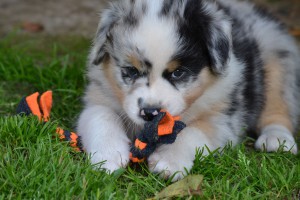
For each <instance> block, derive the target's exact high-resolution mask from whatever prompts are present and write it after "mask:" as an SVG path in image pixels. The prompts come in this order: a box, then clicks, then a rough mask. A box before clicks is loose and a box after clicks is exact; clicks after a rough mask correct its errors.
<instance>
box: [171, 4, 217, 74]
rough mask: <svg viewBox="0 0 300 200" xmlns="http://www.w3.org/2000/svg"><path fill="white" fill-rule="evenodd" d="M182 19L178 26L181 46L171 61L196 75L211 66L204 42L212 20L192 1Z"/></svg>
mask: <svg viewBox="0 0 300 200" xmlns="http://www.w3.org/2000/svg"><path fill="white" fill-rule="evenodd" d="M183 18H184V19H183V20H181V21H179V25H178V27H179V29H178V33H179V37H180V40H182V41H183V42H182V43H183V44H182V48H181V49H180V50H179V52H178V53H177V54H176V55H175V56H174V58H173V59H174V60H178V61H179V62H180V63H181V64H182V66H184V67H186V68H188V69H189V70H190V72H192V73H193V74H195V75H198V74H199V72H200V71H201V70H202V68H203V67H204V66H209V65H210V64H211V60H209V52H208V48H207V45H206V42H207V40H209V39H210V36H209V32H210V22H211V20H212V19H211V17H210V16H208V15H207V14H206V13H205V11H204V9H203V5H202V3H201V2H200V1H194V0H190V1H188V2H187V5H186V8H185V11H184V16H183Z"/></svg>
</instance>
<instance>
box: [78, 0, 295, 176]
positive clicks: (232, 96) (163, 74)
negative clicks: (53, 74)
mask: <svg viewBox="0 0 300 200" xmlns="http://www.w3.org/2000/svg"><path fill="white" fill-rule="evenodd" d="M299 58H300V57H299V53H298V50H297V47H296V46H295V42H294V40H293V39H292V38H291V37H290V36H289V35H288V33H287V31H286V29H285V28H284V27H283V25H282V24H280V23H279V22H278V21H276V20H275V19H273V18H272V17H270V16H269V15H268V14H266V13H265V12H263V11H262V10H260V9H258V8H256V7H255V6H253V5H252V4H250V3H246V2H240V1H235V0H216V1H210V0H119V1H116V2H115V3H112V4H111V5H110V7H109V8H108V9H107V10H105V11H104V12H103V14H102V17H101V22H100V25H99V28H98V32H97V34H96V38H95V40H94V44H93V47H92V49H91V52H90V55H89V60H88V69H87V76H88V80H89V84H88V86H87V88H86V92H85V96H84V101H85V108H84V110H83V111H82V113H81V115H80V118H79V121H78V133H79V135H80V136H81V137H82V142H83V145H84V147H85V149H86V151H87V152H88V153H90V154H91V162H92V163H93V164H96V163H100V162H102V163H101V164H102V165H101V166H102V168H104V169H106V170H108V171H110V172H113V171H114V170H116V169H118V168H120V167H125V166H126V165H127V164H128V162H129V150H130V149H129V146H130V143H131V142H132V140H133V138H134V134H136V133H138V132H139V130H140V129H141V128H142V127H143V124H144V123H145V120H147V119H151V117H153V113H154V112H155V111H157V110H159V109H166V110H168V111H169V112H170V113H171V114H172V115H179V116H181V119H182V121H183V122H185V123H186V124H187V127H186V128H185V129H184V130H183V131H181V133H180V134H179V135H178V137H177V139H176V141H175V143H173V144H169V145H161V146H159V147H158V148H157V149H156V150H155V152H154V153H153V154H152V155H151V156H150V157H149V158H148V165H149V169H150V170H151V171H152V172H154V173H160V174H161V175H162V176H163V177H165V178H168V177H170V176H171V175H173V174H174V173H176V174H175V176H173V180H177V179H180V178H182V177H183V176H184V175H185V174H186V172H187V171H189V170H190V169H191V168H192V166H193V160H194V158H195V153H196V149H197V148H200V149H203V151H204V152H203V153H204V155H205V154H208V150H207V149H210V150H215V149H217V148H222V147H224V146H225V145H226V144H228V143H231V144H232V145H236V144H238V143H239V142H240V141H241V140H242V139H243V137H244V136H245V135H246V133H247V132H249V131H251V132H255V133H257V136H258V139H257V141H256V143H255V147H256V148H257V149H261V150H266V151H268V152H271V151H277V150H278V149H279V148H280V147H281V149H283V150H284V151H291V152H292V153H296V152H297V146H296V143H295V139H294V137H293V132H295V128H296V126H297V121H298V116H299V108H300V106H299V102H300V101H299V99H300V97H299V92H300V88H299V85H300V84H299V83H300V81H299V73H300V70H299V69H300V66H299V65H300V60H299ZM141 113H143V115H144V114H146V115H147V117H144V116H142V114H141ZM103 161H104V162H103Z"/></svg>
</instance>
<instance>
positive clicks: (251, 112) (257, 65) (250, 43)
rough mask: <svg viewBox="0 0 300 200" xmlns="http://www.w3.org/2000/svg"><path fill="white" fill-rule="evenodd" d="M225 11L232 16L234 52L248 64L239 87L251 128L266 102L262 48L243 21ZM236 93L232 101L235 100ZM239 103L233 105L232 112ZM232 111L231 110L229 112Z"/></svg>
mask: <svg viewBox="0 0 300 200" xmlns="http://www.w3.org/2000/svg"><path fill="white" fill-rule="evenodd" d="M225 11H226V12H227V13H228V14H229V15H230V16H231V18H232V22H233V24H232V40H233V53H234V54H235V56H236V57H237V59H238V60H239V61H240V62H242V63H244V64H245V65H246V67H245V70H244V71H243V76H244V79H243V83H242V84H241V85H239V86H238V87H243V88H241V89H242V96H243V101H242V102H243V107H244V109H245V116H244V117H245V120H246V122H247V124H248V126H249V128H253V127H254V126H255V124H256V122H257V120H258V116H259V114H260V113H261V111H262V108H263V106H264V102H265V96H264V90H265V85H264V70H263V61H262V58H261V57H260V49H259V46H258V43H257V41H256V40H255V39H254V38H250V37H249V36H247V31H249V30H247V29H246V28H245V27H244V25H243V23H242V22H241V21H239V20H238V19H237V18H235V17H234V15H231V13H230V11H229V9H225ZM234 98H235V97H234V94H233V97H232V101H233V102H234ZM236 106H237V105H234V104H233V105H232V108H231V110H230V111H231V112H232V111H233V110H232V109H234V107H236ZM229 113H230V112H229Z"/></svg>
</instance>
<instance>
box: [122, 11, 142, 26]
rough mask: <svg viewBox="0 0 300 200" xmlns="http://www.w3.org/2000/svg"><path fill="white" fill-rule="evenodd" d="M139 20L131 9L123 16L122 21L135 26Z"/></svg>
mask: <svg viewBox="0 0 300 200" xmlns="http://www.w3.org/2000/svg"><path fill="white" fill-rule="evenodd" d="M138 22H139V20H138V19H137V17H136V16H135V15H134V11H133V10H131V11H130V12H129V13H128V14H127V15H126V16H125V17H124V23H125V24H127V25H129V26H137V25H138Z"/></svg>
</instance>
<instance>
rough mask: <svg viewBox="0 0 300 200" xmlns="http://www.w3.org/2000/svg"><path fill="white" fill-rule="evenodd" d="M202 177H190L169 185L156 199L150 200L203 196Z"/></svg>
mask: <svg viewBox="0 0 300 200" xmlns="http://www.w3.org/2000/svg"><path fill="white" fill-rule="evenodd" d="M202 182H203V176H202V175H189V176H187V177H185V178H184V179H182V180H180V181H178V182H176V183H173V184H172V185H169V186H168V187H166V188H165V189H163V190H162V191H161V192H160V193H158V194H157V195H156V196H155V197H153V198H151V199H148V200H155V199H168V198H172V197H187V196H193V195H196V196H200V195H201V194H202V190H201V184H202Z"/></svg>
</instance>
